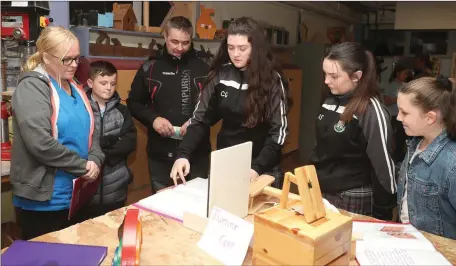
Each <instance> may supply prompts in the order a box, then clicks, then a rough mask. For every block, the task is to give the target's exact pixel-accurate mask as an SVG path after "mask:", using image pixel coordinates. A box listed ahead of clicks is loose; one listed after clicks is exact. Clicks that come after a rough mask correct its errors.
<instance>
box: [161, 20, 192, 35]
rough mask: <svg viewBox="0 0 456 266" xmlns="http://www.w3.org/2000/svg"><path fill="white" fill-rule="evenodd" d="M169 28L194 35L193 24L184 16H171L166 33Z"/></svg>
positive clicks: (166, 26)
mask: <svg viewBox="0 0 456 266" xmlns="http://www.w3.org/2000/svg"><path fill="white" fill-rule="evenodd" d="M169 29H177V30H181V31H183V32H186V33H188V34H189V35H190V36H192V35H193V26H192V23H191V22H190V20H189V19H188V18H186V17H183V16H177V17H172V18H170V19H169V20H168V21H167V22H166V25H165V29H164V30H165V33H166V34H168V30H169Z"/></svg>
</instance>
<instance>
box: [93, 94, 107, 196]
mask: <svg viewBox="0 0 456 266" xmlns="http://www.w3.org/2000/svg"><path fill="white" fill-rule="evenodd" d="M96 103H97V106H98V112H100V139H101V138H102V137H103V128H104V125H103V116H104V115H101V108H100V105H99V104H98V102H96ZM105 112H106V104H105ZM106 156H107V154H105V157H106ZM100 167H103V165H100ZM101 172H102V169H100V173H101ZM98 178H101V182H100V200H99V202H100V205H102V204H103V176H98Z"/></svg>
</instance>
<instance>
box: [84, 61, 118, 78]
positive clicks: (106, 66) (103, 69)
mask: <svg viewBox="0 0 456 266" xmlns="http://www.w3.org/2000/svg"><path fill="white" fill-rule="evenodd" d="M114 74H117V68H116V67H115V66H114V65H113V64H112V63H110V62H108V61H95V62H92V63H90V68H89V79H91V80H93V79H95V78H96V77H97V76H98V75H100V76H112V75H114Z"/></svg>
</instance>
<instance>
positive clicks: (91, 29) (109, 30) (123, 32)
mask: <svg viewBox="0 0 456 266" xmlns="http://www.w3.org/2000/svg"><path fill="white" fill-rule="evenodd" d="M70 29H71V30H74V31H86V32H106V33H110V34H118V35H126V36H137V37H149V38H163V35H162V34H159V33H154V32H143V31H126V30H118V29H114V28H107V27H96V26H70ZM193 41H195V42H220V40H219V39H213V40H211V39H201V38H193Z"/></svg>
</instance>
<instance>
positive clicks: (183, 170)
mask: <svg viewBox="0 0 456 266" xmlns="http://www.w3.org/2000/svg"><path fill="white" fill-rule="evenodd" d="M188 173H190V162H189V161H188V160H187V159H185V158H180V159H177V160H176V161H175V162H174V165H173V168H172V169H171V174H170V177H171V179H172V180H173V181H174V185H175V186H177V179H178V178H180V179H181V180H182V183H184V184H185V177H186V176H187V175H188Z"/></svg>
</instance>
